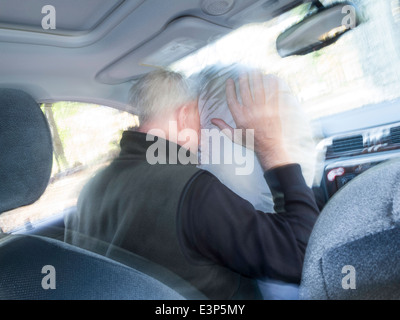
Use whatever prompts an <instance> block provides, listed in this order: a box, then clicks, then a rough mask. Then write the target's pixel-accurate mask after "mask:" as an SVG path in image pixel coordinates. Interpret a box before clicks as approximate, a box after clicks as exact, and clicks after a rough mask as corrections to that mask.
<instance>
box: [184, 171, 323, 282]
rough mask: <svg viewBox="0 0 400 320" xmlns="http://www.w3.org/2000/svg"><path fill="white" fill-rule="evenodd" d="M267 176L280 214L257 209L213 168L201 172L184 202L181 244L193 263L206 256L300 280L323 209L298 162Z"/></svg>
mask: <svg viewBox="0 0 400 320" xmlns="http://www.w3.org/2000/svg"><path fill="white" fill-rule="evenodd" d="M264 177H265V179H266V181H267V183H268V185H269V187H270V189H271V191H272V195H273V197H274V202H275V211H276V212H277V213H276V214H268V213H264V212H261V211H257V210H256V209H255V208H254V207H253V206H252V205H251V204H250V203H249V202H248V201H246V200H244V199H243V198H241V197H239V196H238V195H237V194H235V193H234V192H232V191H231V190H230V189H228V188H227V187H226V186H225V185H223V184H222V183H221V182H220V181H219V180H218V179H217V178H216V177H215V176H213V175H212V174H211V173H208V172H206V171H204V173H202V174H200V175H199V176H197V178H196V179H195V180H194V181H193V182H192V183H191V185H190V186H189V187H188V190H187V192H186V195H185V196H184V198H183V199H182V203H181V210H180V213H179V223H178V228H180V232H181V237H180V239H181V246H182V248H183V251H184V253H185V254H186V255H187V257H188V258H189V259H190V260H191V261H192V262H193V263H197V262H198V261H200V260H201V259H200V257H203V258H206V259H207V260H210V261H212V262H214V263H218V264H221V265H224V266H226V267H228V268H230V269H232V270H233V271H236V272H238V273H240V274H242V275H244V276H247V277H251V278H258V279H262V278H265V277H269V278H273V279H277V280H283V281H288V282H292V283H299V282H300V279H301V270H302V266H303V260H304V254H305V249H306V246H307V242H308V238H309V236H310V233H311V230H312V228H313V225H314V223H315V221H316V219H317V216H318V214H319V210H318V207H317V205H316V203H315V199H314V195H313V193H312V191H311V189H310V188H308V187H307V185H306V183H305V181H304V178H303V176H302V173H301V169H300V166H299V165H297V164H292V165H287V166H283V167H279V168H276V169H273V170H270V171H267V172H266V173H265V175H264Z"/></svg>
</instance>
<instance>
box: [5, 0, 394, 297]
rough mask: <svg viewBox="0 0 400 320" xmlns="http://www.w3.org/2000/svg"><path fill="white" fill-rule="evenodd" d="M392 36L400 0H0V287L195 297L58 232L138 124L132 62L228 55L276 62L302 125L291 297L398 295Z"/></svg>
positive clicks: (144, 67) (179, 282)
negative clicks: (306, 201) (308, 131)
mask: <svg viewBox="0 0 400 320" xmlns="http://www.w3.org/2000/svg"><path fill="white" fill-rule="evenodd" d="M399 36H400V0H391V1H389V0H388V1H374V0H353V1H351V2H349V1H331V0H326V1H322V0H321V1H315V0H116V1H109V0H107V1H106V0H80V1H79V2H77V1H62V0H30V1H26V0H0V70H1V72H0V150H1V152H0V181H1V182H0V299H18V300H21V299H22V300H25V299H27V300H36V299H38V300H43V299H49V300H53V299H55V300H57V299H67V300H69V299H71V300H75V299H95V300H97V299H106V300H109V299H110V300H111V299H117V300H120V299H128V300H202V299H206V298H205V296H204V295H203V294H202V293H200V292H198V291H196V290H195V289H194V288H193V287H192V286H191V285H190V284H188V283H186V282H185V281H184V280H183V279H180V278H179V277H177V276H175V275H173V274H172V273H171V272H169V271H168V270H166V269H164V268H162V267H161V266H158V265H154V264H153V263H151V262H150V261H146V260H145V259H144V258H142V257H139V256H136V255H134V254H132V253H129V252H126V251H124V250H122V249H120V248H114V249H113V250H111V251H110V250H108V252H107V255H104V254H102V250H101V243H98V247H99V251H98V252H90V251H89V250H86V249H85V248H77V247H74V246H72V245H70V244H68V243H66V242H65V241H64V221H65V219H68V216H69V215H71V214H74V213H75V212H76V203H77V198H78V196H79V192H80V190H81V189H82V187H83V185H84V184H85V182H86V181H88V179H90V177H92V176H93V175H94V174H95V172H96V171H97V170H99V169H100V168H102V167H104V166H106V165H107V164H108V163H109V162H110V161H111V160H112V159H113V157H115V156H116V155H117V154H118V150H119V149H118V148H119V146H118V142H119V139H120V137H121V134H122V131H123V130H126V129H127V128H130V127H135V126H138V125H139V123H138V118H137V117H136V116H135V115H133V114H130V113H128V112H127V111H128V110H129V109H128V107H127V105H128V95H129V90H130V88H131V86H132V85H133V84H134V83H135V81H136V80H137V79H138V78H139V77H140V76H142V75H144V74H146V73H148V72H150V71H152V70H155V69H157V68H160V67H168V68H170V69H172V70H174V71H177V72H181V73H183V74H185V75H187V76H190V75H193V74H196V73H198V72H200V71H201V70H203V69H204V68H206V67H207V66H211V65H214V64H218V63H224V64H232V63H235V62H241V63H244V64H249V65H252V66H256V67H261V68H262V69H263V70H265V71H266V72H268V73H273V74H276V75H278V76H280V77H282V78H283V79H284V80H285V81H286V82H287V83H288V85H289V86H290V88H291V89H292V91H293V92H294V94H295V95H296V97H297V98H298V99H299V101H300V103H301V104H302V106H303V108H304V111H305V112H306V113H307V115H308V116H309V118H310V122H311V125H312V128H313V132H314V139H315V144H316V154H317V156H318V161H317V166H316V168H315V178H314V183H313V186H312V189H313V191H314V194H315V197H316V200H317V204H318V206H319V208H320V210H321V214H320V217H319V218H318V221H317V223H316V225H315V227H314V230H313V232H312V234H311V238H310V241H309V244H308V247H307V253H306V257H305V261H304V266H303V276H302V281H301V285H300V297H299V298H300V299H303V300H308V299H315V300H329V299H339V300H341V299H371V300H373V299H400V272H399V268H398V265H399V263H400V241H399V240H400V185H399V183H400V179H399V175H400V41H399V40H398V39H400V38H399ZM93 241H96V240H93ZM48 265H51V266H54V267H55V270H56V271H57V289H56V290H44V289H43V288H44V287H43V282H42V281H43V277H44V276H45V274H46V273H45V272H44V271H43V269H42V268H43V267H44V266H48ZM346 266H351V267H352V268H354V270H355V271H356V280H357V281H356V284H357V289H352V288H350V289H349V288H347V289H345V288H344V286H343V283H344V282H343V281H344V277H345V276H346V271H345V270H346V269H345V268H344V267H346ZM160 274H163V275H164V276H163V277H162V278H163V279H168V281H163V282H161V281H159V280H158V279H159V278H160V277H159V275H160ZM172 287H173V288H174V289H172ZM77 288H78V290H77ZM176 288H178V289H176Z"/></svg>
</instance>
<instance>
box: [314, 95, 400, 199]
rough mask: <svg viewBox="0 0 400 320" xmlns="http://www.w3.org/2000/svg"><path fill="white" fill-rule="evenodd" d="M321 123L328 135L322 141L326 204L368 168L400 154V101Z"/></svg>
mask: <svg viewBox="0 0 400 320" xmlns="http://www.w3.org/2000/svg"><path fill="white" fill-rule="evenodd" d="M319 125H320V126H321V131H322V132H323V133H324V136H325V137H324V138H323V139H322V140H321V141H320V142H319V144H318V150H319V152H323V154H324V164H323V170H322V179H321V184H320V186H319V193H318V195H319V198H322V199H319V201H321V202H323V203H326V202H327V201H328V200H329V199H330V198H331V197H332V196H333V195H334V194H335V193H336V192H337V191H338V190H339V189H341V188H342V187H343V186H344V185H346V184H347V183H348V182H350V181H351V180H353V179H354V178H356V177H357V176H358V175H360V174H362V173H364V172H365V171H367V170H368V169H370V168H372V167H374V166H376V165H378V164H380V163H382V162H384V161H387V160H390V159H394V158H399V157H400V100H398V101H391V102H388V103H382V104H379V105H373V106H366V107H363V108H361V109H357V110H353V111H350V112H347V113H343V114H339V115H335V116H332V117H327V118H326V119H321V120H320V121H319ZM350 128H352V129H353V130H349V129H350Z"/></svg>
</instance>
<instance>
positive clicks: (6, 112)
mask: <svg viewBox="0 0 400 320" xmlns="http://www.w3.org/2000/svg"><path fill="white" fill-rule="evenodd" d="M52 162H53V146H52V139H51V133H50V129H49V126H48V123H47V120H46V118H45V116H44V114H43V112H42V111H41V110H40V107H39V105H38V104H37V103H36V101H35V100H34V99H33V98H32V97H31V96H29V95H28V94H26V93H25V92H23V91H20V90H15V89H0V181H1V182H0V213H2V212H5V211H9V210H12V209H15V208H18V207H21V206H24V205H28V204H31V203H33V202H35V201H36V200H37V199H39V197H40V196H41V195H42V194H43V192H44V190H45V189H46V187H47V184H48V182H49V179H50V175H51V168H52Z"/></svg>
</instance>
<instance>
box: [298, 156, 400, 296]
mask: <svg viewBox="0 0 400 320" xmlns="http://www.w3.org/2000/svg"><path fill="white" fill-rule="evenodd" d="M399 266H400V160H399V159H397V160H393V161H390V162H386V163H383V164H381V165H379V166H376V167H374V168H372V169H369V170H368V171H366V172H365V173H363V174H362V175H360V176H358V177H357V178H356V179H354V180H352V181H351V182H350V183H348V184H347V185H346V186H345V187H343V188H342V189H341V190H340V191H339V192H338V193H337V194H336V195H335V196H334V197H333V198H332V199H331V201H330V202H329V203H328V205H327V206H326V207H325V209H324V210H323V211H322V213H321V215H320V217H319V219H318V221H317V223H316V225H315V227H314V229H313V232H312V234H311V237H310V241H309V244H308V247H307V251H306V256H305V261H304V269H303V277H302V283H301V286H300V297H301V298H302V299H400V268H399Z"/></svg>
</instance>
